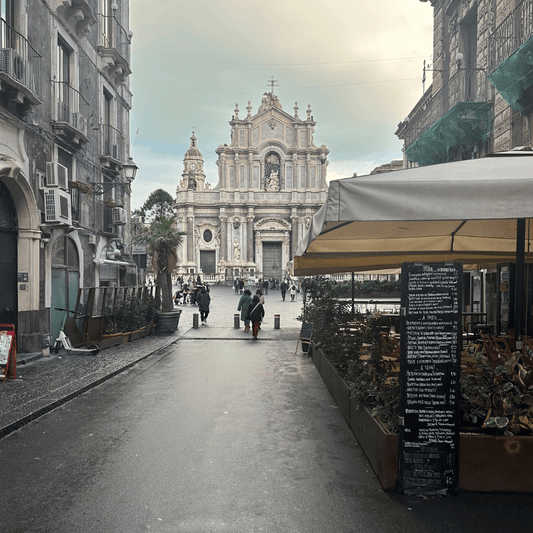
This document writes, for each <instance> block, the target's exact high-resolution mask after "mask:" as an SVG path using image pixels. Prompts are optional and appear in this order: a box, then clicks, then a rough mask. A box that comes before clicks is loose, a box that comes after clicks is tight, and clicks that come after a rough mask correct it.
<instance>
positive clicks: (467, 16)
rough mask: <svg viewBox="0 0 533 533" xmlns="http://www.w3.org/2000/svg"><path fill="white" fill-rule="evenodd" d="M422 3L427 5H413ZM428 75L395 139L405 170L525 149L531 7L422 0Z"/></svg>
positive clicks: (515, 0) (530, 125)
mask: <svg viewBox="0 0 533 533" xmlns="http://www.w3.org/2000/svg"><path fill="white" fill-rule="evenodd" d="M421 1H427V0H421ZM429 3H430V4H431V6H432V7H433V10H434V12H433V17H434V41H433V62H432V64H430V65H425V66H424V79H425V78H426V76H427V77H428V78H429V77H430V76H432V77H433V82H432V83H431V84H430V86H429V87H428V88H427V90H425V92H424V94H423V96H422V98H421V99H420V100H419V102H417V104H416V105H415V107H414V108H413V109H412V110H411V112H410V113H409V115H408V116H407V117H406V119H405V120H404V121H402V122H401V123H400V124H399V125H398V130H397V131H396V135H397V136H398V137H399V138H400V139H402V140H403V141H404V147H403V150H404V156H405V157H404V161H405V166H406V167H409V166H414V165H428V164H435V163H444V162H448V161H457V160H462V159H472V158H477V157H481V156H483V155H485V154H487V153H491V152H498V151H505V150H510V149H512V148H515V147H519V146H527V147H531V146H532V145H533V113H532V111H533V64H532V63H531V59H530V58H531V57H532V55H533V38H532V35H533V2H531V0H430V2H429Z"/></svg>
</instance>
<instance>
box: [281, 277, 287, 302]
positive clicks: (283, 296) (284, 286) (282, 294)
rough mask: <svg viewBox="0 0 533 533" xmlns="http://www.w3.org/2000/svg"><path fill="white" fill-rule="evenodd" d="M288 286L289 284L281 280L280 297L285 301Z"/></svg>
mask: <svg viewBox="0 0 533 533" xmlns="http://www.w3.org/2000/svg"><path fill="white" fill-rule="evenodd" d="M288 288H289V284H288V283H287V282H286V281H285V280H283V281H282V282H281V285H280V289H281V299H282V300H283V301H285V294H287V289H288Z"/></svg>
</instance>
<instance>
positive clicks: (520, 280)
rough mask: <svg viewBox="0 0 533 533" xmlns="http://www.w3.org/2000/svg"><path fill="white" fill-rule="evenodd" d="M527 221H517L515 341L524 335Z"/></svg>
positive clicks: (522, 219) (520, 219)
mask: <svg viewBox="0 0 533 533" xmlns="http://www.w3.org/2000/svg"><path fill="white" fill-rule="evenodd" d="M525 240H526V220H525V219H524V218H519V219H518V220H517V221H516V273H515V276H516V278H515V298H514V301H515V328H514V329H515V341H516V340H518V339H519V338H520V339H522V336H523V335H524V314H525V310H524V301H525V297H526V294H525V283H524V274H525V273H524V270H525V246H526V243H525Z"/></svg>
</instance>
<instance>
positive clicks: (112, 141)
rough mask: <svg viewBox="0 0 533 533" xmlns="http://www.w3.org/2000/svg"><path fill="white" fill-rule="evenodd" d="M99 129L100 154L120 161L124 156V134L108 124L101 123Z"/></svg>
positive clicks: (123, 159)
mask: <svg viewBox="0 0 533 533" xmlns="http://www.w3.org/2000/svg"><path fill="white" fill-rule="evenodd" d="M100 130H101V132H102V151H101V155H102V156H104V157H111V158H113V159H114V160H116V161H119V162H120V163H122V162H123V161H125V158H124V142H125V141H124V136H123V135H122V132H121V131H119V130H117V129H116V128H114V127H113V126H111V125H110V124H101V125H100Z"/></svg>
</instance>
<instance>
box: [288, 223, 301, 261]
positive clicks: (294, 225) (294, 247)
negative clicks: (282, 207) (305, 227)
mask: <svg viewBox="0 0 533 533" xmlns="http://www.w3.org/2000/svg"><path fill="white" fill-rule="evenodd" d="M291 222H292V254H291V255H292V257H291V259H290V260H291V261H292V260H293V258H294V256H295V255H296V250H297V248H298V243H299V241H300V236H299V230H300V228H299V225H298V216H295V215H293V216H292V217H291Z"/></svg>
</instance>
